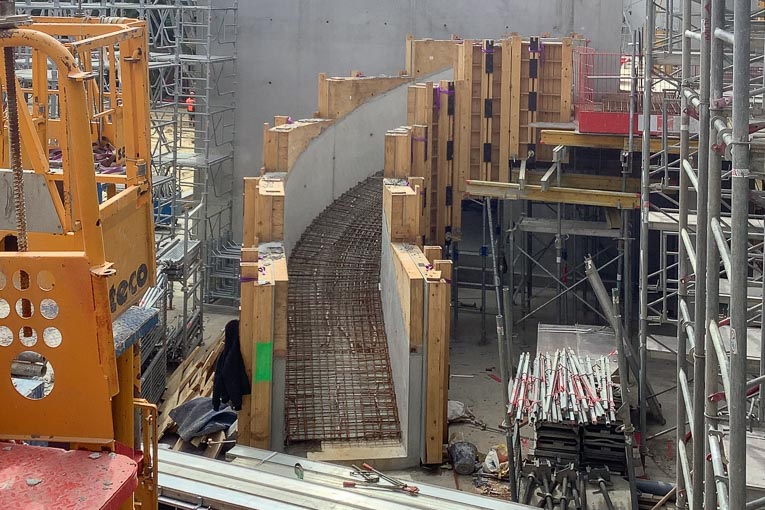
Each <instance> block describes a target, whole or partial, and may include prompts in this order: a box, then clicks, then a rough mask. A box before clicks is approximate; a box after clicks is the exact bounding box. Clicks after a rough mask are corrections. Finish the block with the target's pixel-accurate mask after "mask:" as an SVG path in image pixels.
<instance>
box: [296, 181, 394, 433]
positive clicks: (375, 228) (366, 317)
mask: <svg viewBox="0 0 765 510" xmlns="http://www.w3.org/2000/svg"><path fill="white" fill-rule="evenodd" d="M381 222H382V182H381V178H379V177H372V178H370V179H367V180H366V181H364V182H363V183H361V184H359V185H358V186H356V187H355V188H353V189H351V190H350V191H348V192H347V193H345V194H344V195H342V196H341V197H340V198H338V199H337V200H336V201H335V202H334V203H333V204H332V205H330V206H329V207H328V208H327V209H326V210H325V211H324V212H322V213H321V214H320V215H319V216H318V217H317V218H316V219H315V220H314V222H313V223H312V224H311V225H310V226H309V227H308V228H307V229H306V231H305V233H304V234H303V236H302V237H301V239H300V241H299V242H298V244H297V246H296V247H295V249H294V250H293V252H292V255H291V257H290V260H289V271H290V292H289V319H288V350H287V374H286V396H287V402H286V428H287V431H286V432H287V440H288V441H305V440H363V441H377V440H385V439H398V438H400V436H401V428H400V424H399V419H398V410H397V407H396V395H395V392H394V388H393V380H392V375H391V367H390V359H389V356H388V344H387V339H386V336H385V327H384V325H383V317H382V303H381V299H380V292H379V289H378V282H379V277H380V242H381V240H380V237H381V228H382V227H381Z"/></svg>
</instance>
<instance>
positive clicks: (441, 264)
mask: <svg viewBox="0 0 765 510" xmlns="http://www.w3.org/2000/svg"><path fill="white" fill-rule="evenodd" d="M433 267H434V269H436V270H437V271H440V272H441V277H442V278H443V279H444V281H445V282H446V283H447V284H448V286H449V291H448V294H449V307H448V308H447V312H446V316H445V318H444V319H445V321H446V331H447V332H448V336H447V338H448V339H449V341H448V343H447V345H446V346H445V347H444V350H443V363H442V364H443V366H444V382H443V388H444V390H445V398H446V404H445V405H444V418H443V439H442V440H443V442H444V443H448V442H449V419H448V416H447V415H448V411H449V381H450V378H449V373H450V372H451V368H450V361H449V359H450V357H449V354H450V353H449V345H451V338H452V325H451V322H452V310H451V284H452V274H453V265H452V261H451V260H434V261H433Z"/></svg>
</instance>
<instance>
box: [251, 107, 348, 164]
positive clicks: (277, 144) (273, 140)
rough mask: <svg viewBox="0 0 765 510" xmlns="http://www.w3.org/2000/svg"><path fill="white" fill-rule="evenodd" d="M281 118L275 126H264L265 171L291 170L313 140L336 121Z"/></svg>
mask: <svg viewBox="0 0 765 510" xmlns="http://www.w3.org/2000/svg"><path fill="white" fill-rule="evenodd" d="M279 119H280V120H277V122H276V124H277V125H275V126H274V127H269V125H268V124H265V125H264V126H263V168H264V171H265V172H289V171H290V170H291V169H292V167H293V166H294V165H295V162H296V161H297V159H298V158H299V157H300V155H301V154H302V153H303V151H304V150H305V149H306V147H308V144H309V143H311V140H313V139H314V138H316V137H317V136H319V135H320V134H321V132H322V131H324V130H325V129H326V128H327V127H329V126H330V125H332V123H333V122H334V121H333V120H331V119H303V120H297V121H292V122H290V121H288V120H287V119H284V117H281V118H279ZM282 120H283V121H284V122H282Z"/></svg>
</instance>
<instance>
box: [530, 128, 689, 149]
mask: <svg viewBox="0 0 765 510" xmlns="http://www.w3.org/2000/svg"><path fill="white" fill-rule="evenodd" d="M542 143H543V144H545V145H564V146H566V147H590V148H592V149H614V150H622V151H626V150H627V146H628V137H627V136H622V135H596V134H591V133H577V132H576V131H565V130H560V129H543V130H542ZM669 144H670V146H669V153H670V154H680V140H679V139H676V138H670V140H669ZM673 145H674V146H673ZM696 146H697V144H696V141H695V140H691V142H690V147H691V149H694V148H696ZM640 149H641V146H640V144H638V143H635V144H634V146H633V150H634V152H640ZM660 150H661V137H658V136H657V137H652V138H651V152H659V151H660Z"/></svg>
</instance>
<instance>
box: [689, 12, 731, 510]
mask: <svg viewBox="0 0 765 510" xmlns="http://www.w3.org/2000/svg"><path fill="white" fill-rule="evenodd" d="M710 21H711V27H710V32H711V33H712V34H714V31H715V28H723V23H724V22H725V0H712V12H711V19H710ZM709 62H710V72H709V94H710V98H711V100H713V101H714V104H715V107H714V111H713V110H712V106H711V104H710V117H712V116H713V112H714V114H718V113H721V111H720V109H719V108H718V106H717V104H718V103H717V99H720V98H721V97H722V95H723V43H722V41H720V39H718V38H717V37H712V38H711V46H710V56H709ZM703 79H704V77H703V76H702V80H703ZM702 129H708V130H710V136H709V138H710V142H709V153H708V154H709V156H708V160H709V179H708V184H709V189H708V192H707V209H708V213H709V214H708V218H709V220H710V221H709V223H708V225H705V226H704V228H706V229H707V267H706V272H707V292H706V307H705V308H706V310H705V316H706V322H705V325H704V335H705V336H704V338H705V346H704V350H705V351H706V352H708V353H710V356H707V358H706V360H705V362H706V364H705V370H704V385H703V388H704V395H710V394H712V393H716V392H717V377H718V371H719V366H718V365H719V364H718V362H717V356H716V355H714V352H715V350H714V344H713V343H712V335H711V334H710V332H709V330H708V324H709V322H710V321H717V318H718V315H719V312H720V251H719V249H718V247H717V242H716V241H715V237H714V235H713V234H712V232H711V228H712V227H711V220H712V218H719V216H720V193H721V184H722V183H721V180H722V175H721V166H722V158H721V157H720V154H719V153H718V152H717V151H715V150H714V149H713V148H712V147H713V144H715V143H716V141H717V140H716V136H714V135H716V133H717V131H716V130H715V128H714V126H713V125H712V124H711V123H710V124H709V126H708V127H707V128H704V127H702ZM697 228H699V229H700V228H702V227H701V224H699V226H698V227H697ZM716 415H717V402H715V401H713V400H712V399H708V398H705V399H704V416H705V420H704V437H705V438H706V437H707V435H708V434H709V431H710V429H714V428H715V427H716V422H715V420H714V419H713V418H712V417H714V416H716ZM704 446H705V452H706V454H709V448H710V447H709V441H707V440H706V439H705V440H704ZM705 458H706V455H705ZM697 473H698V472H697ZM700 475H701V473H699V474H697V475H695V476H700ZM714 485H715V475H714V471H713V469H712V463H711V462H706V463H705V465H704V487H706V488H711V487H714ZM699 499H701V495H699ZM703 501H704V508H715V507H716V506H717V504H716V497H715V491H714V490H705V491H704V500H703Z"/></svg>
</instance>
